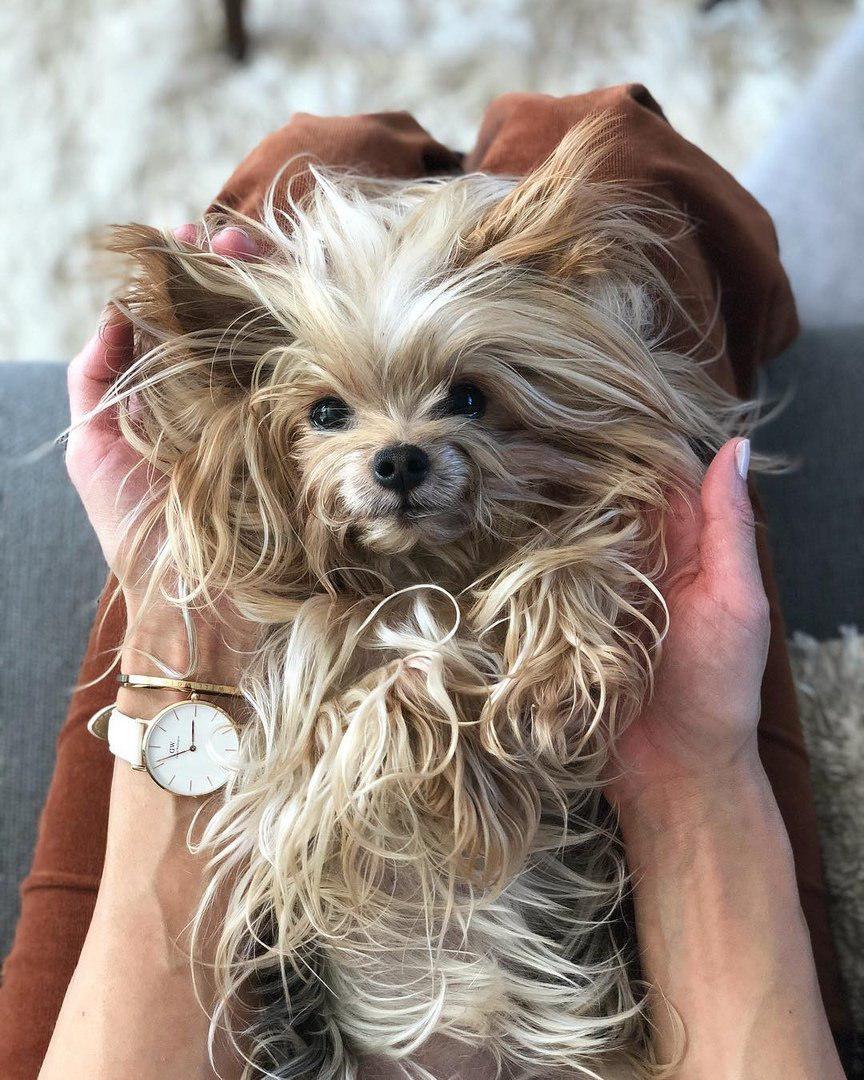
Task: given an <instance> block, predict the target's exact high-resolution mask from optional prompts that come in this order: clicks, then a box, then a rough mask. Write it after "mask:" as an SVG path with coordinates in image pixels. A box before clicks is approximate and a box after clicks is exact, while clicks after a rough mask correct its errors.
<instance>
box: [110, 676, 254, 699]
mask: <svg viewBox="0 0 864 1080" xmlns="http://www.w3.org/2000/svg"><path fill="white" fill-rule="evenodd" d="M117 682H118V683H119V684H120V685H121V686H128V687H129V688H130V689H132V690H183V691H185V692H187V693H190V694H214V695H216V696H217V697H242V696H243V695H242V694H241V693H240V691H239V690H238V689H237V687H236V686H223V685H221V684H220V683H205V682H191V681H190V680H189V679H163V678H162V677H161V676H158V675H118V676H117Z"/></svg>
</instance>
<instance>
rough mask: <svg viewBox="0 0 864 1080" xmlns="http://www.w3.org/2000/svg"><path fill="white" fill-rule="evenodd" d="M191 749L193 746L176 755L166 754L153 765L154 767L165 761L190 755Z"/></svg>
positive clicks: (179, 751)
mask: <svg viewBox="0 0 864 1080" xmlns="http://www.w3.org/2000/svg"><path fill="white" fill-rule="evenodd" d="M191 749H192V747H191V746H187V748H186V749H185V750H178V751H177V753H176V754H166V755H165V757H162V758H157V759H156V760H155V761H154V762H153V764H154V765H161V764H162V762H163V761H170V760H171V758H175V757H180V755H181V754H188V753H189V751H190V750H191Z"/></svg>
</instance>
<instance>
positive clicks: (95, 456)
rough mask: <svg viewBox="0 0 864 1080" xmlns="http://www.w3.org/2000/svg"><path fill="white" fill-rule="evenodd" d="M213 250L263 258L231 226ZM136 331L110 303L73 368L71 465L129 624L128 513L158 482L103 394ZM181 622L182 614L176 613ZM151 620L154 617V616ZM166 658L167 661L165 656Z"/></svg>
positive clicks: (135, 594) (133, 587)
mask: <svg viewBox="0 0 864 1080" xmlns="http://www.w3.org/2000/svg"><path fill="white" fill-rule="evenodd" d="M175 236H176V237H177V239H178V240H180V241H181V242H182V243H186V244H192V243H194V242H195V237H196V230H195V227H194V226H192V225H184V226H182V227H181V228H180V229H177V230H176V232H175ZM210 247H211V250H212V251H213V252H214V253H215V254H217V255H222V256H224V257H226V258H234V259H241V260H243V259H251V258H255V257H256V256H257V254H258V252H257V248H256V247H255V245H254V242H253V241H252V239H251V238H250V237H249V236H248V235H247V234H246V233H245V232H243V231H242V230H240V229H237V228H227V229H223V230H221V231H220V232H218V233H216V234H214V236H213V238H212V241H211V244H210ZM133 345H134V343H133V334H132V327H131V325H130V323H129V322H128V320H127V319H126V318H125V317H124V316H123V315H122V314H121V313H120V312H119V311H117V310H116V309H114V308H111V307H110V305H109V306H108V307H107V308H106V310H105V311H104V312H103V316H102V321H101V323H100V327H99V330H98V331H97V333H96V334H95V335H94V337H93V338H91V340H90V341H89V342H88V343H87V345H85V347H84V348H83V349H82V351H81V352H80V353H79V354H78V356H76V357H75V359H74V360H73V361H72V363H71V364H70V365H69V371H68V387H69V405H70V413H71V426H70V432H69V438H68V442H67V449H66V467H67V470H68V473H69V477H70V479H71V480H72V483H73V485H74V486H75V488H76V490H77V491H78V494H79V496H80V498H81V501H82V503H83V504H84V509H85V510H86V512H87V516H88V517H89V519H90V523H91V524H92V526H93V529H94V531H95V532H96V536H97V538H98V540H99V543H100V545H101V547H102V552H103V554H104V556H105V559H106V562H107V563H108V566H109V567H110V569H111V570H112V572H113V573H114V574H115V575H117V576H118V578H119V579H120V580H121V583H122V585H123V594H124V598H125V601H126V608H127V616H128V620H129V622H130V624H132V623H133V622H134V621H135V619H136V618H137V615H138V612H139V608H140V605H141V602H142V592H143V590H142V589H141V588H140V587H139V583H138V579H139V577H140V576H141V571H142V569H145V570H146V568H139V567H131V568H130V567H124V559H123V556H124V542H125V540H126V531H127V519H128V515H129V514H130V513H131V512H132V511H133V510H134V509H135V508H136V507H137V506H139V505H140V504H141V503H142V501H143V500H145V499H146V497H147V495H148V493H149V492H150V491H151V489H152V486H153V484H154V483H156V482H157V481H158V478H157V477H156V476H154V475H153V474H152V471H149V470H148V468H147V465H146V463H145V462H144V461H143V460H142V459H141V458H140V457H139V455H138V454H137V453H136V451H135V450H134V449H133V448H132V447H131V446H130V445H129V443H128V442H127V441H126V440H125V438H124V437H123V434H122V431H121V430H120V424H119V418H118V409H117V407H116V406H112V407H108V408H102V409H100V408H99V406H100V405H101V403H102V401H103V399H104V398H105V395H106V394H108V393H109V392H110V390H111V389H112V387H114V386H115V384H116V382H117V380H118V379H119V378H120V377H121V376H122V375H123V373H124V372H126V371H127V370H128V369H129V367H130V366H131V364H132V362H133V359H134V356H133ZM171 614H172V617H171V620H170V621H171V623H172V624H173V623H176V612H175V613H171ZM148 618H149V616H148ZM165 659H166V660H167V659H168V658H167V657H165Z"/></svg>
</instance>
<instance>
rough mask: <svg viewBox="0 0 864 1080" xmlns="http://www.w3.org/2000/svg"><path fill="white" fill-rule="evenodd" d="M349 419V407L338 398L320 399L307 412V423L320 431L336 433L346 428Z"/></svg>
mask: <svg viewBox="0 0 864 1080" xmlns="http://www.w3.org/2000/svg"><path fill="white" fill-rule="evenodd" d="M350 419H351V409H350V407H349V406H348V405H346V404H345V402H344V401H343V400H342V398H338V397H325V398H321V400H320V401H316V402H315V404H314V405H313V406H312V408H311V409H310V410H309V423H310V424H311V425H312V427H316V428H320V429H321V430H322V431H338V430H339V428H344V427H347V425H348V422H349V420H350Z"/></svg>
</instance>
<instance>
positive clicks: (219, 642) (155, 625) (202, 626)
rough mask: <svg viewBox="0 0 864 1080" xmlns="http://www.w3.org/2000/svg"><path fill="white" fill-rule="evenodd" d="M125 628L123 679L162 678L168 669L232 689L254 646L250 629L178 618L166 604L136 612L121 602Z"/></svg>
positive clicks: (207, 618)
mask: <svg viewBox="0 0 864 1080" xmlns="http://www.w3.org/2000/svg"><path fill="white" fill-rule="evenodd" d="M127 626H128V631H127V635H126V639H125V641H124V643H123V648H122V650H121V654H120V671H122V672H124V673H126V674H138V675H165V674H166V670H165V669H168V670H169V671H170V672H172V673H176V674H178V675H186V676H189V677H190V678H192V679H194V680H195V681H197V682H211V683H220V684H224V683H229V684H231V685H236V684H237V682H238V681H239V679H240V676H241V673H242V671H243V669H244V667H245V666H246V664H247V663H248V659H249V655H250V652H251V650H252V647H253V645H254V636H253V634H254V627H253V626H252V625H251V624H248V623H244V622H241V621H239V620H238V619H236V618H235V619H233V620H231V621H230V622H229V621H228V620H225V619H222V618H220V617H219V615H218V614H216V613H213V612H207V613H205V612H201V611H195V612H191V613H189V616H188V618H187V619H184V616H183V613H182V612H181V610H180V609H179V608H176V607H173V606H170V605H167V604H159V605H153V606H152V607H151V608H148V609H147V610H146V611H142V610H141V609H140V608H136V607H135V606H134V605H133V604H132V603H130V602H129V601H128V600H127ZM185 696H188V695H185ZM166 700H167V699H166ZM178 700H179V699H178Z"/></svg>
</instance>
